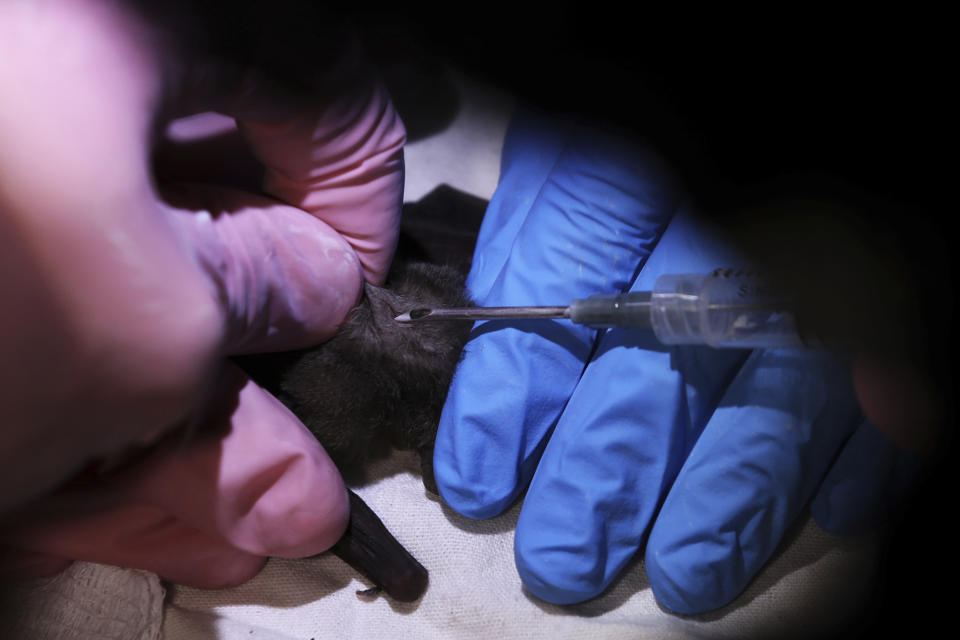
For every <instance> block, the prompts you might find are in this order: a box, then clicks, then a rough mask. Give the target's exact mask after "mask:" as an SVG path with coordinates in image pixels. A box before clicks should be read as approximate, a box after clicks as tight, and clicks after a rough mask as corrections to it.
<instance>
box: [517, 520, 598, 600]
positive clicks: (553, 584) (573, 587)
mask: <svg viewBox="0 0 960 640" xmlns="http://www.w3.org/2000/svg"><path fill="white" fill-rule="evenodd" d="M527 546H528V545H526V544H525V543H524V540H523V539H522V538H521V536H520V535H518V536H517V538H516V539H515V543H514V561H515V562H516V565H517V573H518V574H519V575H520V580H521V581H523V585H524V586H525V587H526V588H527V590H529V591H530V593H532V594H533V595H535V596H536V597H538V598H540V599H541V600H543V601H545V602H549V603H551V604H559V605H567V604H577V603H579V602H585V601H587V600H590V599H591V598H594V597H596V596H598V595H600V593H601V592H603V590H604V589H605V588H606V587H607V584H606V582H605V580H604V572H603V571H602V570H600V571H597V570H596V566H595V563H591V562H588V566H584V557H583V555H582V554H580V553H577V552H576V550H574V552H573V553H571V552H570V551H568V550H565V549H562V548H556V549H549V550H547V549H544V548H542V545H539V544H538V545H537V547H538V548H537V549H536V551H534V550H532V549H529V548H527ZM578 568H579V570H578Z"/></svg>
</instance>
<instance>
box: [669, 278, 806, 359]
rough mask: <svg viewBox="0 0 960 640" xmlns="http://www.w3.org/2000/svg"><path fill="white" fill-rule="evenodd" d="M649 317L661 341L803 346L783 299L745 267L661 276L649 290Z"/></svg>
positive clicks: (751, 346)
mask: <svg viewBox="0 0 960 640" xmlns="http://www.w3.org/2000/svg"><path fill="white" fill-rule="evenodd" d="M650 320H651V324H652V325H653V330H654V333H655V334H656V336H657V339H658V340H659V341H660V342H662V343H663V344H707V345H710V346H713V347H742V348H764V347H802V346H804V345H803V341H802V340H801V339H800V337H799V334H798V333H797V327H796V321H795V318H794V316H793V314H792V313H791V312H790V310H789V304H788V301H787V300H786V299H785V298H784V297H783V296H782V295H778V293H777V292H775V291H773V290H772V289H771V288H770V286H769V285H768V284H767V283H766V282H765V281H764V280H763V279H761V278H759V277H757V276H754V275H750V274H749V273H744V272H738V271H732V270H718V271H715V272H713V273H711V274H709V275H703V274H696V275H693V274H689V275H688V274H670V275H664V276H661V277H660V278H658V279H657V281H656V283H655V284H654V287H653V292H652V293H651V296H650Z"/></svg>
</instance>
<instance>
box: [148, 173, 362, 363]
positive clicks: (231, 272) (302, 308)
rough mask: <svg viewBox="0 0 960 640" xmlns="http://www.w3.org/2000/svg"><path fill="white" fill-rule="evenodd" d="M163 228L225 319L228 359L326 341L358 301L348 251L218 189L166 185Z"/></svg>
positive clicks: (273, 207) (264, 205)
mask: <svg viewBox="0 0 960 640" xmlns="http://www.w3.org/2000/svg"><path fill="white" fill-rule="evenodd" d="M165 199H166V200H167V202H168V203H170V206H171V207H172V208H171V209H169V210H168V212H167V213H168V220H169V221H170V223H171V226H172V227H173V228H174V229H175V231H176V232H177V233H178V234H179V236H180V238H181V241H182V243H183V245H184V246H185V247H186V249H187V251H188V252H190V253H192V254H193V255H194V256H195V259H196V262H197V263H198V264H199V266H200V268H201V269H202V271H203V273H204V274H205V276H206V278H207V280H208V283H209V286H210V288H211V289H212V290H213V291H214V292H215V294H216V296H215V298H216V300H218V302H219V305H220V307H221V308H222V310H223V317H224V318H225V326H224V334H225V336H224V339H223V350H224V352H225V353H226V354H228V355H235V354H240V353H251V352H255V351H283V350H287V349H293V348H297V347H303V346H306V345H310V344H316V343H318V342H321V341H323V340H325V339H326V338H329V337H330V336H331V335H332V334H333V332H334V331H335V330H336V328H337V327H338V326H339V324H340V323H341V322H342V321H343V319H344V318H345V317H346V314H347V312H348V311H349V310H350V309H351V308H353V307H354V306H355V305H356V303H357V301H358V300H359V297H360V292H361V286H362V281H363V276H362V272H361V268H360V264H359V261H358V259H357V256H356V253H355V252H354V250H353V248H352V247H351V246H350V245H349V244H348V243H347V242H346V241H345V240H344V239H343V237H341V236H340V234H339V233H337V232H336V231H335V230H334V229H332V228H331V227H330V226H328V225H327V224H326V223H324V222H323V221H322V220H319V219H317V218H314V217H312V216H310V215H307V214H306V213H304V212H303V211H301V210H299V209H296V208H294V207H291V206H288V205H284V204H281V203H278V202H276V201H275V200H272V199H270V198H266V197H262V196H255V195H253V194H249V193H245V192H242V191H236V190H233V189H229V188H226V187H217V186H212V185H202V184H196V183H180V184H173V185H168V186H167V188H166V189H165Z"/></svg>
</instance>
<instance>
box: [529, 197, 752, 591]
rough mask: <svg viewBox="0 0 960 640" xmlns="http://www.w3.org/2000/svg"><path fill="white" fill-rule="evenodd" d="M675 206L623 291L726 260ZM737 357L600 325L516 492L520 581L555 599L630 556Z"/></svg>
mask: <svg viewBox="0 0 960 640" xmlns="http://www.w3.org/2000/svg"><path fill="white" fill-rule="evenodd" d="M707 231H708V228H707V227H706V226H705V225H704V224H703V222H702V221H700V220H697V219H695V218H693V217H692V216H690V215H689V214H687V213H686V212H682V213H680V214H679V215H677V216H676V217H675V218H674V219H673V220H672V221H671V223H670V226H669V227H668V228H667V230H666V231H665V232H664V234H663V236H662V237H661V239H660V241H659V243H658V244H657V246H656V248H655V249H654V251H653V253H652V255H651V256H650V258H649V259H648V260H647V263H646V266H645V267H644V269H643V271H642V272H641V273H640V275H639V276H638V277H637V279H636V280H635V281H634V283H633V285H632V286H631V290H632V291H642V290H649V289H650V288H652V285H653V282H654V281H655V280H656V278H657V277H658V276H659V275H661V274H662V273H665V272H670V271H673V272H682V273H707V272H709V271H711V270H712V269H714V268H716V267H717V266H718V265H723V264H738V262H737V260H738V258H737V256H736V254H735V251H734V248H733V247H732V246H731V245H729V244H726V243H723V242H720V241H718V239H717V236H715V235H713V234H709V233H707ZM745 358H746V355H745V353H744V352H741V351H736V350H715V349H708V348H672V349H671V348H667V347H664V346H663V345H660V344H659V343H657V341H656V339H655V338H654V337H653V336H652V335H651V334H649V333H639V332H630V331H623V330H610V331H607V332H606V333H605V334H604V335H603V336H602V337H601V339H600V342H599V344H598V346H597V350H596V353H595V354H594V356H593V358H592V359H591V361H590V363H589V365H587V368H586V370H585V372H584V374H583V377H582V378H581V379H580V381H579V382H578V384H577V388H576V390H575V391H574V393H573V395H572V397H571V398H570V401H569V403H568V404H567V406H566V407H565V408H564V410H563V415H562V417H561V418H560V420H559V422H558V424H557V426H556V429H555V430H554V432H553V434H552V436H551V438H550V442H549V444H548V445H547V446H546V449H545V451H544V453H543V457H542V459H541V460H540V464H539V466H538V467H537V470H536V474H535V475H534V478H533V481H532V482H531V484H530V488H529V490H528V492H527V494H526V497H525V499H524V505H523V510H522V511H521V514H520V520H519V522H518V523H517V534H516V538H515V543H514V554H515V557H516V563H517V569H518V571H519V573H520V576H521V578H522V579H523V581H524V584H525V585H526V586H527V587H528V588H529V589H530V590H531V591H532V592H533V593H534V594H535V595H537V596H538V597H540V598H542V599H544V600H547V601H548V602H553V603H557V604H570V603H573V602H580V601H583V600H587V599H589V598H592V597H593V596H595V595H597V594H599V593H600V592H601V591H603V590H604V589H605V588H606V587H607V586H608V585H609V584H610V582H611V581H612V580H613V579H614V578H615V577H616V576H617V575H618V574H619V573H620V572H621V570H622V569H623V567H624V566H625V565H626V563H627V562H629V560H630V559H631V558H632V557H633V556H634V554H635V553H636V552H637V550H638V549H639V547H640V546H641V544H642V541H643V539H644V538H645V537H646V535H647V533H648V531H649V527H650V523H651V521H652V518H653V517H654V514H655V512H656V509H657V507H658V505H659V504H660V502H661V500H662V499H663V496H664V494H665V493H666V491H667V489H668V488H669V487H670V485H671V483H672V482H673V478H674V477H675V476H676V474H677V472H678V471H679V469H680V466H681V464H682V461H683V460H684V459H685V458H686V456H687V454H688V452H689V450H690V448H691V447H692V446H693V443H694V442H696V440H697V437H698V436H699V434H700V432H701V431H702V429H703V427H704V425H706V424H707V421H708V419H709V418H710V416H711V414H712V412H713V410H714V408H715V407H716V405H717V403H718V402H719V400H720V398H721V397H722V395H723V393H724V392H725V391H726V389H727V386H728V385H729V384H730V381H731V380H732V379H733V377H734V375H735V374H736V372H737V371H738V369H739V367H740V366H741V365H742V363H743V361H744V359H745Z"/></svg>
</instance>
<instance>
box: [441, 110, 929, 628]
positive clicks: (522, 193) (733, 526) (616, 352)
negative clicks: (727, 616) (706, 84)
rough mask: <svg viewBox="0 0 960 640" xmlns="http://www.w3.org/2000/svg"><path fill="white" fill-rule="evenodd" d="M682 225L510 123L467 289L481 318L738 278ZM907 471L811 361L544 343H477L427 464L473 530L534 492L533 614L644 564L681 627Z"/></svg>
mask: <svg viewBox="0 0 960 640" xmlns="http://www.w3.org/2000/svg"><path fill="white" fill-rule="evenodd" d="M680 209H681V201H680V197H679V194H678V192H677V191H676V190H674V189H672V188H671V186H670V181H669V179H668V174H667V172H666V171H664V170H663V168H662V167H660V166H659V165H658V163H657V162H656V161H655V160H654V158H653V156H652V154H649V153H648V152H646V151H645V150H644V149H643V148H642V147H640V146H633V145H632V144H631V143H630V142H629V141H628V139H627V138H625V137H623V136H620V135H617V134H609V135H608V134H603V133H600V132H598V131H595V130H590V129H587V128H583V127H580V126H578V125H575V124H571V123H557V122H548V121H546V120H545V119H538V118H537V117H535V116H532V115H531V114H524V115H522V116H520V117H518V118H516V119H515V121H514V122H513V123H512V125H511V128H510V130H509V132H508V134H507V139H506V141H505V145H504V150H503V160H502V167H501V178H500V184H499V186H498V189H497V192H496V193H495V195H494V197H493V199H492V200H491V202H490V206H489V208H488V211H487V215H486V218H485V220H484V223H483V227H482V229H481V232H480V237H479V240H478V244H477V251H476V255H475V257H474V264H473V267H472V270H471V273H470V277H469V280H468V287H469V289H470V291H471V294H472V295H473V297H474V299H475V300H476V301H477V302H478V304H482V305H490V306H496V305H530V304H547V305H550V304H564V303H568V302H569V301H570V300H572V299H574V298H580V297H585V296H589V295H592V294H596V293H609V292H615V291H626V290H649V289H650V288H652V285H653V282H654V280H655V279H656V277H657V276H659V275H660V274H663V273H668V272H673V273H707V272H709V271H712V270H713V269H714V268H716V267H729V266H734V267H737V266H744V265H743V264H742V262H741V260H742V258H741V257H740V256H737V255H736V254H735V252H734V251H733V250H732V245H731V244H730V243H726V242H724V241H723V240H722V239H721V236H720V234H719V233H717V232H716V230H711V229H708V228H707V226H706V224H705V223H704V222H703V221H701V220H696V219H695V218H693V217H692V216H689V215H687V214H685V213H683V212H681V211H680ZM911 467H912V463H911V461H909V460H907V459H906V458H905V456H904V455H902V454H901V453H900V452H899V451H898V450H897V449H896V448H895V447H894V446H893V445H892V444H891V443H890V442H888V441H887V440H886V439H885V438H884V437H883V436H881V435H880V434H879V433H878V432H876V431H875V430H873V429H872V427H871V425H869V424H868V423H866V422H865V421H864V419H863V417H862V415H861V412H860V410H859V408H858V406H857V402H856V398H855V395H854V393H853V391H852V388H851V384H850V375H849V371H848V368H847V366H846V365H845V364H844V363H842V362H839V361H837V360H835V359H834V358H833V357H831V356H830V355H828V354H826V353H822V352H817V351H800V350H794V351H791V350H758V351H754V352H747V351H740V350H714V349H710V348H708V347H673V348H669V347H665V346H663V345H660V344H659V343H658V342H656V340H655V339H654V338H653V336H652V334H645V333H639V332H625V331H621V330H607V331H605V332H596V331H593V330H591V329H589V328H588V327H583V326H578V325H573V324H571V323H568V322H558V321H542V322H541V321H525V322H524V323H522V324H512V325H510V324H508V323H503V322H494V321H490V322H486V323H481V324H478V325H477V326H476V327H475V328H474V330H473V335H472V338H471V341H470V342H469V344H468V345H467V348H466V350H465V356H464V360H463V362H462V363H461V366H460V368H459V369H458V371H457V373H456V376H455V378H454V381H453V385H452V387H451V389H450V392H449V395H448V397H447V402H446V406H445V408H444V412H443V416H442V419H441V423H440V429H439V433H438V436H437V442H436V448H435V456H434V472H435V475H436V480H437V484H438V486H439V489H440V493H441V495H442V496H443V498H444V500H445V501H446V502H447V503H449V504H450V505H451V506H452V507H453V508H454V509H456V510H457V511H459V512H460V513H462V514H464V515H466V516H469V517H474V518H486V517H491V516H494V515H497V514H499V513H501V512H502V511H503V510H504V509H506V508H507V507H508V506H509V505H510V504H511V503H512V502H513V501H514V500H515V499H516V498H517V496H518V495H519V494H520V493H521V492H522V491H523V490H524V488H526V487H527V486H528V485H529V488H528V491H527V494H526V497H525V499H524V504H523V508H522V511H521V515H520V519H519V522H518V524H517V531H516V538H515V556H516V563H517V568H518V571H519V573H520V576H521V578H522V579H523V581H524V583H525V585H526V586H527V588H529V590H530V591H531V592H533V593H534V594H535V595H537V596H538V597H540V598H542V599H544V600H546V601H549V602H553V603H557V604H570V603H575V602H580V601H583V600H587V599H589V598H592V597H594V596H596V595H598V594H599V593H600V592H602V591H603V590H604V589H605V588H606V587H607V586H608V585H609V584H610V583H611V581H612V580H613V579H614V578H615V577H616V576H617V574H618V573H619V572H620V571H621V570H622V569H623V568H624V567H625V566H626V564H627V562H628V561H629V560H630V559H631V557H633V556H634V554H636V553H637V551H638V550H640V549H641V548H642V547H643V545H644V543H645V542H646V569H647V573H648V576H649V579H650V584H651V586H652V588H653V591H654V593H655V595H656V596H657V598H658V599H659V600H660V602H661V603H662V604H664V605H665V606H667V607H669V608H670V609H672V610H674V611H677V612H680V613H698V612H703V611H707V610H710V609H714V608H717V607H720V606H722V605H724V604H726V603H728V602H729V601H730V600H732V599H733V598H734V597H735V596H736V595H737V594H738V593H740V591H741V590H742V589H743V588H744V587H745V586H746V584H747V582H748V581H749V580H750V579H751V577H752V576H753V575H754V574H755V573H756V572H757V571H758V570H759V569H760V568H761V566H762V565H763V564H764V563H765V562H766V561H767V559H768V558H769V557H770V556H771V554H772V553H773V551H774V550H775V548H776V546H777V544H778V543H779V542H780V539H781V537H782V535H783V533H784V531H785V530H786V529H787V528H788V527H789V526H790V524H791V523H793V522H794V520H795V519H796V517H797V515H798V514H799V513H800V512H801V511H802V510H803V509H804V508H805V507H807V506H808V505H811V501H812V505H811V506H812V510H813V512H814V514H815V516H816V517H817V519H818V521H819V522H820V523H821V525H822V526H824V527H825V528H827V529H829V530H832V531H850V530H852V529H855V528H858V527H862V526H865V525H867V524H869V523H871V522H875V521H876V520H878V519H879V518H881V517H882V516H883V509H884V507H885V505H886V504H889V501H888V500H887V498H889V497H890V494H893V493H896V492H897V491H898V490H899V488H900V487H902V486H903V484H904V482H903V480H904V477H906V476H908V475H909V471H910V469H911Z"/></svg>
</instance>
